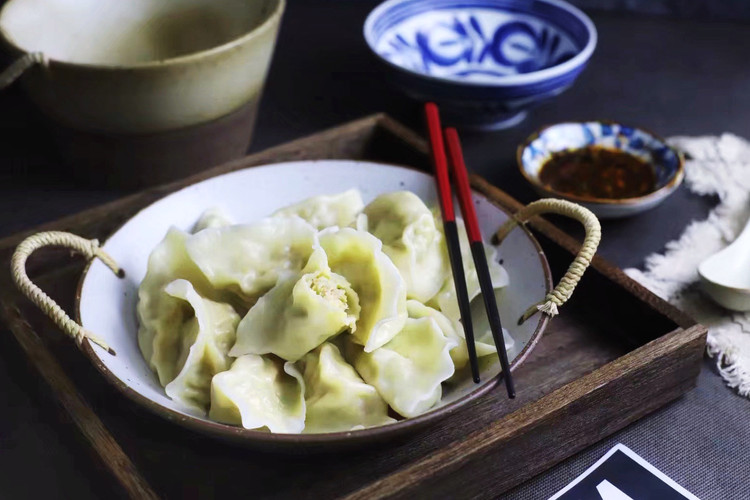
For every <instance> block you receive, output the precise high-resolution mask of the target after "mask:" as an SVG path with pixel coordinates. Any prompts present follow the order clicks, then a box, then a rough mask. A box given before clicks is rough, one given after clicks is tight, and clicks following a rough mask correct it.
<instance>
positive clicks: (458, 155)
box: [424, 102, 516, 398]
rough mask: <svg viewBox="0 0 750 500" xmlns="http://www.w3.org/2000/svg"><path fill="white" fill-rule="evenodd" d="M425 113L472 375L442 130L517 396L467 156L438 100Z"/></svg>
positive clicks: (508, 380) (474, 365)
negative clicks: (442, 120)
mask: <svg viewBox="0 0 750 500" xmlns="http://www.w3.org/2000/svg"><path fill="white" fill-rule="evenodd" d="M424 112H425V118H426V121H427V130H428V132H429V136H430V146H431V150H432V163H433V166H434V168H435V179H436V182H437V190H438V198H439V200H440V211H441V212H442V214H443V227H444V229H445V240H446V244H447V246H448V257H449V258H450V262H451V268H452V270H453V281H454V282H455V284H456V297H457V298H458V307H459V311H460V313H461V323H462V324H463V328H464V336H465V337H466V347H467V350H468V351H469V364H470V365H471V375H472V378H473V379H474V382H476V383H479V364H478V361H477V350H476V346H475V345H474V328H473V326H472V322H471V308H470V307H469V294H468V292H467V291H466V276H464V266H463V260H462V258H461V246H460V244H459V242H458V227H457V226H456V214H455V213H454V211H453V194H452V190H451V182H450V178H449V176H448V159H447V158H446V155H445V145H444V143H443V133H444V134H445V143H447V146H448V156H449V157H450V163H451V167H452V168H451V170H452V172H453V180H454V181H455V183H456V194H457V195H458V202H459V205H460V206H461V213H462V214H463V216H464V223H465V225H466V234H467V235H468V237H469V243H470V246H471V255H472V257H473V258H474V265H475V267H476V270H477V276H478V278H479V285H480V288H481V290H482V296H483V297H484V307H485V309H486V310H487V318H488V319H489V323H490V329H491V330H492V338H493V339H494V340H495V346H496V348H497V354H498V357H499V358H500V364H501V366H502V367H503V378H504V379H505V387H506V389H507V390H508V397H510V398H514V397H516V390H515V388H514V387H513V378H512V377H511V374H510V365H509V363H508V353H507V352H506V350H505V339H504V338H503V329H502V325H501V323H500V314H499V313H498V312H497V302H496V301H495V292H494V289H493V287H492V279H491V278H490V270H489V266H488V265H487V256H486V254H485V253H484V244H483V243H482V233H481V231H480V230H479V222H478V221H477V214H476V212H475V211H474V201H473V199H472V197H471V187H470V186H469V175H468V174H467V172H466V164H465V163H464V156H463V152H462V150H461V142H460V141H459V139H458V132H457V131H456V129H455V128H452V127H449V128H446V129H445V132H443V130H442V126H441V125H440V114H439V112H438V107H437V105H435V103H432V102H428V103H426V104H425V106H424Z"/></svg>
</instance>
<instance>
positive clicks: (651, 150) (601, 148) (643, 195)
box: [517, 122, 685, 218]
mask: <svg viewBox="0 0 750 500" xmlns="http://www.w3.org/2000/svg"><path fill="white" fill-rule="evenodd" d="M517 160H518V167H519V168H520V170H521V174H522V175H523V176H524V177H525V178H526V180H528V181H529V182H530V183H531V185H532V186H533V187H534V189H535V190H536V191H537V192H538V193H539V194H541V195H542V196H553V197H556V198H563V199H567V200H570V201H574V202H576V203H579V204H581V205H583V206H585V207H586V208H588V209H589V210H591V211H592V212H594V213H595V214H596V215H597V216H598V217H600V218H617V217H627V216H630V215H634V214H636V213H639V212H643V211H645V210H648V209H650V208H653V207H655V206H656V205H658V204H659V203H661V202H662V201H664V199H665V198H666V197H667V196H669V195H670V194H672V192H674V190H675V189H677V187H678V186H679V185H680V183H681V182H682V180H683V178H684V175H685V174H684V159H683V157H682V155H681V154H680V152H679V151H677V150H676V149H674V148H672V147H671V146H669V145H668V144H667V143H666V142H665V141H664V140H663V139H661V138H660V137H657V136H656V135H654V134H652V133H650V132H646V131H644V130H641V129H638V128H634V127H628V126H625V125H621V124H619V123H614V122H580V123H577V122H567V123H558V124H556V125H551V126H548V127H544V128H542V129H540V130H538V131H536V132H534V133H533V134H531V135H530V136H529V138H528V139H526V141H524V142H523V143H522V144H521V145H520V146H519V147H518V152H517Z"/></svg>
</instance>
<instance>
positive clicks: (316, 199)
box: [273, 189, 365, 229]
mask: <svg viewBox="0 0 750 500" xmlns="http://www.w3.org/2000/svg"><path fill="white" fill-rule="evenodd" d="M364 206H365V204H364V202H363V201H362V195H361V194H360V193H359V190H357V189H350V190H348V191H344V192H343V193H339V194H332V195H321V196H313V197H312V198H308V199H306V200H303V201H301V202H299V203H295V204H294V205H289V206H288V207H284V208H282V209H280V210H277V211H276V212H274V213H273V217H278V216H282V217H288V216H291V215H296V216H299V217H301V218H303V219H304V220H306V221H307V222H309V223H310V224H312V225H313V226H314V227H315V228H316V229H325V228H327V227H330V226H338V227H347V226H349V225H352V224H353V223H354V221H355V219H356V217H357V214H359V213H360V212H361V211H362V208H363V207H364Z"/></svg>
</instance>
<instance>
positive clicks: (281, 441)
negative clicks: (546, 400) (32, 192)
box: [75, 159, 554, 446]
mask: <svg viewBox="0 0 750 500" xmlns="http://www.w3.org/2000/svg"><path fill="white" fill-rule="evenodd" d="M310 162H326V163H332V162H335V163H357V164H359V165H358V166H360V167H361V166H368V165H369V166H378V167H390V168H402V169H406V170H411V171H416V172H419V173H422V174H425V175H428V176H432V174H431V172H428V171H425V170H424V169H421V168H418V167H414V166H408V165H398V164H392V163H380V162H372V161H367V160H354V159H312V160H293V161H283V162H277V163H264V164H260V165H252V166H248V167H245V168H240V169H237V170H233V171H231V172H226V173H223V174H221V175H217V176H213V177H210V178H208V179H201V180H198V181H196V182H193V183H191V184H189V185H187V186H183V187H182V188H181V189H178V190H176V191H172V192H170V193H166V194H165V195H164V196H161V197H159V198H158V199H156V200H153V201H152V202H151V203H149V204H148V205H146V206H144V207H142V208H141V209H140V210H138V211H137V212H136V213H134V214H133V215H131V216H130V217H128V219H127V220H125V221H123V222H122V223H121V224H119V225H118V226H117V227H116V229H115V230H114V231H112V233H111V234H110V235H109V236H108V237H107V238H106V239H105V240H104V241H103V242H102V243H101V247H104V246H105V245H106V244H107V242H108V241H109V239H110V238H112V236H114V235H115V234H117V233H118V232H119V231H120V230H121V229H122V228H123V226H125V224H127V223H129V222H130V221H131V220H132V219H134V218H135V217H137V216H138V215H139V214H141V212H143V211H144V210H146V209H148V208H150V207H151V206H153V205H155V204H156V203H159V202H161V201H163V200H164V199H166V198H168V197H170V196H173V195H177V194H178V193H181V192H182V191H185V190H187V189H189V188H192V187H193V186H196V185H199V184H201V183H204V182H207V181H210V180H213V179H217V178H220V177H223V176H226V175H231V174H234V173H237V172H243V171H246V170H251V169H253V168H257V167H269V166H276V165H288V164H292V163H310ZM472 194H474V195H478V196H480V197H482V198H484V199H485V200H487V201H488V202H489V203H490V204H491V205H492V206H494V207H495V208H497V209H498V210H500V211H502V212H503V213H505V214H506V215H507V216H508V218H512V217H513V214H512V213H510V212H509V211H508V210H507V209H506V208H505V207H503V206H500V205H499V204H498V203H496V202H495V201H493V200H492V199H490V198H489V197H488V196H487V195H485V194H484V193H482V192H480V191H477V190H476V189H473V188H472ZM518 228H520V229H521V230H522V231H523V232H524V234H525V236H526V237H527V238H528V239H529V240H530V241H531V244H532V245H533V246H534V248H535V249H536V255H537V257H538V259H539V262H540V264H541V267H542V272H543V274H544V281H545V286H546V293H547V294H548V293H549V292H550V291H551V290H552V287H553V286H554V283H553V281H552V272H551V270H550V267H549V261H548V260H547V257H546V255H545V254H544V250H542V247H541V245H540V244H539V241H538V240H537V239H536V238H535V237H534V235H533V234H532V233H531V231H530V230H529V229H528V228H527V227H526V225H525V224H519V225H518ZM95 261H96V259H92V260H90V261H88V262H87V263H86V266H85V267H84V269H83V272H82V273H81V277H80V278H79V280H78V285H77V288H76V293H75V319H76V321H77V322H78V324H82V322H81V296H82V292H83V284H84V282H85V281H86V276H87V275H88V273H89V270H90V269H91V265H92V264H93V263H94V262H95ZM549 321H550V317H549V316H548V315H546V314H540V316H539V321H538V323H537V326H536V328H535V329H534V333H532V335H531V338H530V339H529V341H528V343H527V344H526V345H525V346H524V348H523V349H522V350H521V352H519V353H518V355H517V356H516V357H515V359H514V360H513V361H512V362H511V363H510V371H511V373H513V372H514V371H515V370H516V369H517V368H518V366H519V365H520V364H521V363H522V362H523V361H524V360H525V359H526V358H527V357H528V355H529V354H530V353H531V351H532V350H533V348H534V347H535V346H536V345H537V343H538V342H539V340H540V338H541V336H542V334H543V333H544V331H545V330H546V328H547V326H548V324H549ZM81 351H82V352H83V353H84V354H85V356H86V357H87V358H88V359H89V361H90V362H91V363H92V364H93V365H94V366H95V367H96V369H97V370H98V371H99V373H100V374H101V375H103V377H104V378H105V379H106V380H107V382H108V383H109V384H110V385H113V386H114V387H115V388H116V389H117V390H118V391H119V392H120V393H121V394H122V395H124V396H125V397H127V398H128V399H129V400H130V401H132V402H134V403H136V404H137V405H138V406H139V407H142V408H147V409H148V410H149V411H150V412H152V413H154V414H156V415H158V416H159V417H162V418H163V419H165V420H167V421H169V422H174V423H177V424H178V425H180V426H181V427H184V428H187V429H190V430H191V431H197V432H199V433H202V434H204V435H209V436H212V437H217V438H220V439H224V440H228V441H232V442H239V443H242V444H246V445H265V446H273V445H279V446H283V445H302V446H320V445H335V444H341V443H342V442H354V441H362V442H365V441H370V440H373V439H374V438H387V437H389V436H395V435H400V434H403V433H406V432H409V431H410V430H416V429H418V428H422V427H423V426H426V425H428V424H430V423H436V422H438V421H439V420H442V419H443V418H445V417H447V416H448V415H450V414H452V413H454V412H456V411H457V410H459V409H460V408H462V407H463V406H464V405H466V404H467V403H469V402H471V401H473V400H474V399H477V398H480V397H482V396H484V395H485V394H487V393H489V392H490V391H492V390H493V389H496V388H497V387H499V385H500V383H501V380H502V372H501V373H499V374H498V375H496V376H494V377H492V378H490V379H489V380H486V381H484V382H482V383H480V384H479V386H478V387H476V388H475V389H474V390H472V391H470V392H469V393H468V394H466V395H464V396H462V397H461V398H459V399H456V400H455V401H453V402H451V403H448V404H446V405H444V406H440V407H437V408H433V409H430V410H428V411H426V412H425V413H422V414H420V415H417V416H416V417H409V418H404V419H403V420H397V421H396V422H394V423H389V424H384V425H379V426H375V427H368V428H365V429H359V430H351V431H339V432H324V433H310V434H305V433H300V434H290V433H273V432H268V431H263V430H259V429H245V428H244V427H241V426H234V425H229V424H223V423H220V422H215V421H212V420H208V419H201V418H199V417H196V416H192V415H188V414H185V413H181V412H179V411H176V410H174V409H172V408H169V407H167V406H163V405H161V404H159V403H157V402H156V401H153V400H152V399H149V398H148V397H146V396H145V395H143V394H141V393H140V392H138V391H137V390H135V389H133V388H132V387H130V386H129V385H128V384H126V383H125V382H124V381H123V380H122V379H120V378H119V377H117V376H116V375H115V374H114V373H113V372H112V371H110V370H109V368H108V367H107V365H105V364H104V363H103V362H102V360H101V358H100V357H99V356H98V355H97V354H96V352H94V347H93V345H92V344H91V342H90V341H88V342H83V343H82V344H81Z"/></svg>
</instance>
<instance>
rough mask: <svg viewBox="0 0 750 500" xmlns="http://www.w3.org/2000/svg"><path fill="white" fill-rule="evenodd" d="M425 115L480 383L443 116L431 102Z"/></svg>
mask: <svg viewBox="0 0 750 500" xmlns="http://www.w3.org/2000/svg"><path fill="white" fill-rule="evenodd" d="M424 112H425V119H426V121H427V130H428V132H429V135H430V146H431V148H430V149H431V151H432V164H433V167H434V169H435V181H436V183H437V192H438V199H439V200H440V212H441V213H442V216H443V229H444V231H445V242H446V244H447V246H448V257H449V259H450V263H451V269H452V271H453V281H454V282H455V286H456V297H457V299H458V309H459V311H460V313H461V323H462V324H463V328H464V336H465V338H466V349H467V350H468V352H469V364H470V365H471V375H472V378H473V379H474V382H475V383H479V363H478V361H477V350H476V346H475V345H474V328H473V326H472V324H471V308H470V307H469V294H468V292H467V291H466V276H464V265H463V260H462V259H461V245H460V244H459V241H458V228H457V226H456V214H455V212H454V211H453V194H452V193H451V185H450V179H449V177H448V160H447V158H446V156H445V146H444V144H443V131H442V126H441V125H440V114H439V112H438V108H437V106H436V105H435V104H434V103H431V102H428V103H426V104H425V106H424ZM485 265H486V264H485ZM493 298H494V296H493ZM503 347H505V344H503ZM503 369H505V368H503Z"/></svg>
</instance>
